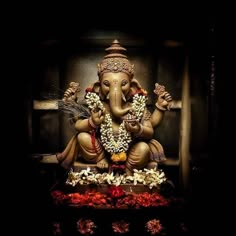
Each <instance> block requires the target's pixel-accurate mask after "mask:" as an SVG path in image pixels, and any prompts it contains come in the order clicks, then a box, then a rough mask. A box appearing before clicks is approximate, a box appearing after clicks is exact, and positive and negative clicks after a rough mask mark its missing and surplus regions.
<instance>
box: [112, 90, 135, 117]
mask: <svg viewBox="0 0 236 236" xmlns="http://www.w3.org/2000/svg"><path fill="white" fill-rule="evenodd" d="M123 97H124V94H123V93H122V91H118V90H117V89H114V90H113V91H110V95H109V98H110V108H111V111H112V114H113V115H114V116H115V117H122V116H124V115H125V114H127V113H128V112H129V111H130V109H131V107H130V106H129V107H126V108H122V99H123Z"/></svg>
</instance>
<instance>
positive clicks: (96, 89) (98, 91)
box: [92, 81, 105, 100]
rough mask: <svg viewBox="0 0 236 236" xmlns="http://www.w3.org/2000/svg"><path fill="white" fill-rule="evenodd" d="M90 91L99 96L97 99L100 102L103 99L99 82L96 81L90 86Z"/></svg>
mask: <svg viewBox="0 0 236 236" xmlns="http://www.w3.org/2000/svg"><path fill="white" fill-rule="evenodd" d="M92 91H93V92H94V93H96V94H98V95H99V97H100V98H101V100H104V99H105V96H104V95H103V94H102V93H101V83H100V81H96V82H95V83H94V84H93V85H92Z"/></svg>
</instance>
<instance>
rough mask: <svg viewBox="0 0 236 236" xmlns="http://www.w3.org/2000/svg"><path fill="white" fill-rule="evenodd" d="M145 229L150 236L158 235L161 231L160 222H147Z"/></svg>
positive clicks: (154, 220)
mask: <svg viewBox="0 0 236 236" xmlns="http://www.w3.org/2000/svg"><path fill="white" fill-rule="evenodd" d="M145 227H146V228H147V232H149V233H150V234H151V235H158V234H160V233H161V231H162V230H163V227H162V225H161V223H160V220H156V219H153V220H149V221H148V222H147V223H146V225H145Z"/></svg>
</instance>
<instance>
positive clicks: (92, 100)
mask: <svg viewBox="0 0 236 236" xmlns="http://www.w3.org/2000/svg"><path fill="white" fill-rule="evenodd" d="M85 98H86V102H87V104H88V107H89V109H90V110H93V109H95V108H99V109H101V110H102V109H103V104H102V102H101V100H100V98H99V96H98V95H97V94H96V93H92V92H88V93H87V94H86V96H85ZM146 101H147V97H146V96H143V95H139V94H135V95H134V97H133V102H132V108H133V110H134V115H135V116H136V117H137V120H138V121H140V119H141V118H142V116H143V112H144V109H145V103H146ZM100 131H101V142H102V144H103V146H104V148H105V150H106V151H107V152H109V153H111V154H114V153H121V152H126V151H127V150H128V148H129V143H130V142H131V141H132V139H131V134H130V132H127V130H126V129H125V123H124V121H122V123H121V125H120V127H119V134H118V139H117V141H115V138H114V134H113V130H112V119H111V116H110V114H106V115H105V119H104V121H103V123H102V124H101V129H100Z"/></svg>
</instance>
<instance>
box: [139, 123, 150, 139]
mask: <svg viewBox="0 0 236 236" xmlns="http://www.w3.org/2000/svg"><path fill="white" fill-rule="evenodd" d="M153 134H154V129H153V126H152V123H151V121H150V120H144V121H143V122H142V123H140V129H139V132H138V133H137V134H136V137H139V138H144V139H151V138H152V137H153Z"/></svg>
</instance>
